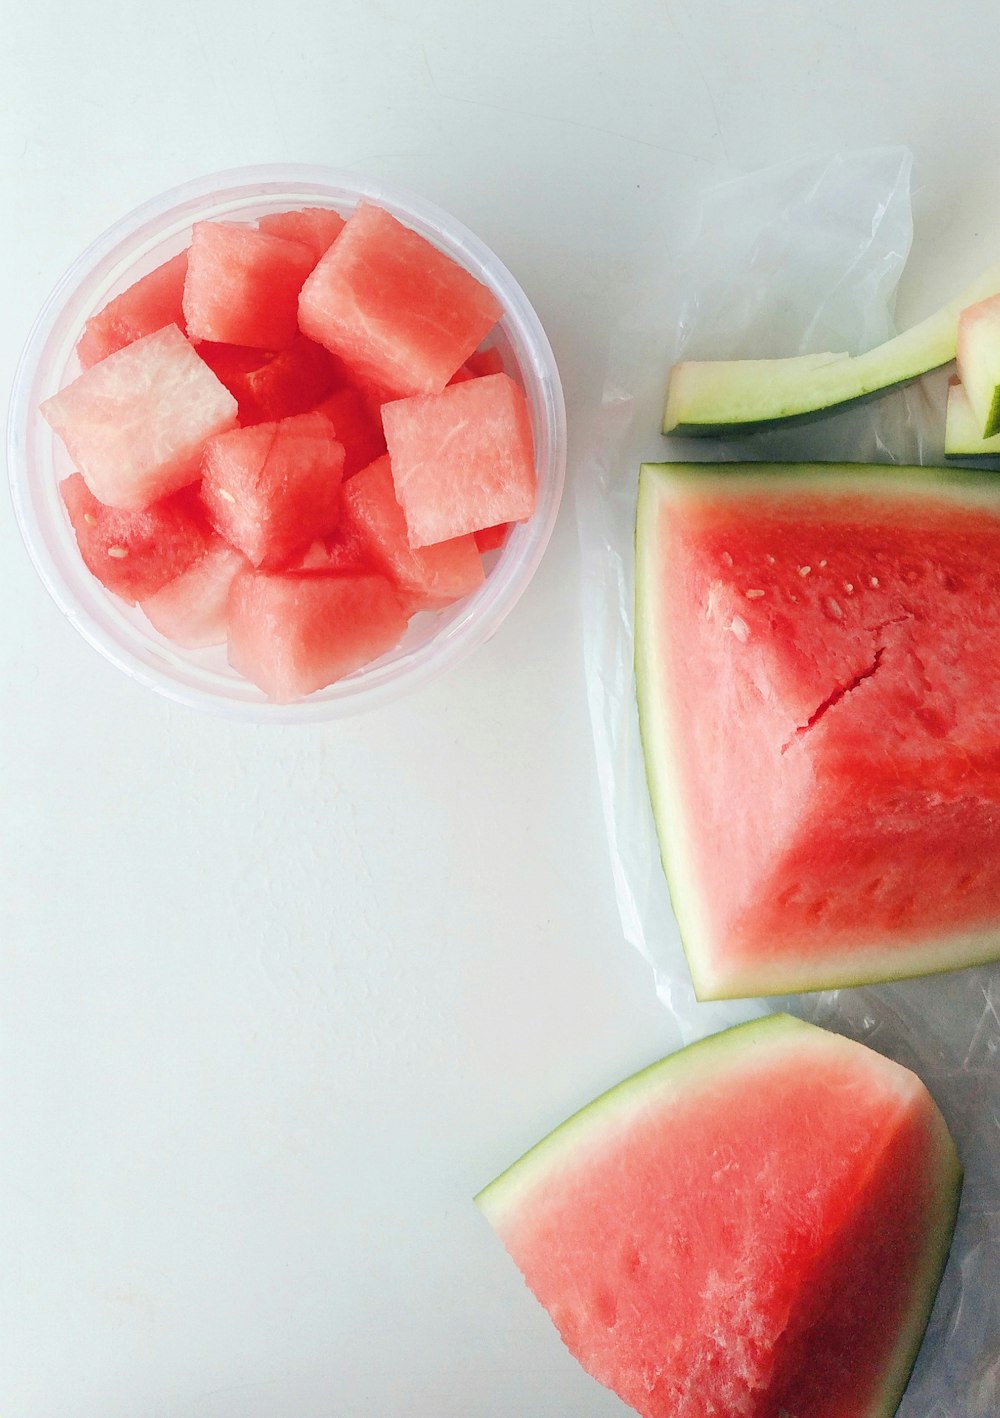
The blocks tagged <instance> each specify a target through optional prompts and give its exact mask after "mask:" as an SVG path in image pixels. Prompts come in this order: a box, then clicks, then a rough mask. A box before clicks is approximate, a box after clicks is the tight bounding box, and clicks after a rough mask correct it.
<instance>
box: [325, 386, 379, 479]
mask: <svg viewBox="0 0 1000 1418" xmlns="http://www.w3.org/2000/svg"><path fill="white" fill-rule="evenodd" d="M319 412H320V413H323V414H326V416H327V418H328V419H329V420H330V421H331V423H332V424H333V427H334V429H335V431H336V434H337V438H338V440H339V441H340V442H341V443H342V444H343V445H344V477H345V479H346V478H352V477H353V476H354V474H355V473H358V472H360V471H361V469H362V468H367V466H368V464H369V463H373V462H374V461H375V459H376V458H379V457H381V455H382V454H383V453H384V452H385V451H386V450H385V434H384V433H383V432H382V421H381V419H380V418H378V417H377V416H376V415H375V414H373V413H372V410H371V406H370V404H369V400H368V397H367V396H366V395H365V394H364V393H363V392H362V390H360V389H354V388H352V387H351V386H350V385H345V387H344V388H343V389H337V390H336V391H335V392H334V393H333V394H331V395H330V396H329V397H328V398H326V399H324V400H323V402H322V403H321V404H320V406H319Z"/></svg>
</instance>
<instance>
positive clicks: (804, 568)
mask: <svg viewBox="0 0 1000 1418" xmlns="http://www.w3.org/2000/svg"><path fill="white" fill-rule="evenodd" d="M811 570H812V567H811V566H800V567H799V575H800V576H808V575H809V573H810V571H811Z"/></svg>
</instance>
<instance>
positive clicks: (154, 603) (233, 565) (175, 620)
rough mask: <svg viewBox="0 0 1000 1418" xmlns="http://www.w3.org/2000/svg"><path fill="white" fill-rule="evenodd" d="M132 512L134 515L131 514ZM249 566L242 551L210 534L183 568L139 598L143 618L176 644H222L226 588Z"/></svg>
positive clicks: (226, 618)
mask: <svg viewBox="0 0 1000 1418" xmlns="http://www.w3.org/2000/svg"><path fill="white" fill-rule="evenodd" d="M133 515H135V514H133ZM248 569H249V562H248V561H247V559H246V557H245V556H244V555H243V553H242V552H239V551H236V550H235V548H234V547H231V546H230V545H229V543H228V542H224V541H223V540H222V538H221V537H218V536H210V537H209V540H208V544H207V549H206V551H205V552H204V554H203V555H202V556H200V557H199V558H198V560H197V561H195V562H193V563H192V564H191V565H190V566H189V567H188V568H187V570H186V571H182V572H181V574H180V575H179V576H176V577H175V578H174V579H173V580H172V581H168V582H167V584H166V585H165V586H164V587H162V588H161V589H160V590H159V591H154V592H153V594H152V595H150V596H145V597H143V598H142V600H141V601H140V605H141V607H142V609H143V611H144V612H145V613H146V617H147V619H148V620H149V621H150V623H151V624H152V625H153V626H154V628H155V629H156V630H158V631H159V632H160V634H161V635H165V636H166V637H167V639H168V640H172V641H173V642H174V643H175V644H176V645H183V646H185V647H186V648H187V649H190V650H199V649H202V648H204V647H205V646H207V645H224V644H225V643H226V633H227V627H228V623H229V615H228V605H229V589H230V587H231V586H232V584H233V581H234V580H235V578H236V577H237V576H238V575H239V573H240V572H241V571H246V570H248Z"/></svg>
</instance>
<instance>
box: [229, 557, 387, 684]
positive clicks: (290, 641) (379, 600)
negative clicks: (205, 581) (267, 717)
mask: <svg viewBox="0 0 1000 1418" xmlns="http://www.w3.org/2000/svg"><path fill="white" fill-rule="evenodd" d="M405 629H406V616H405V614H404V613H403V610H402V608H401V606H400V604H399V601H398V599H397V597H396V594H395V592H394V591H393V589H392V587H391V586H390V584H389V582H388V581H387V580H386V579H385V577H384V576H342V575H328V574H326V573H324V572H319V571H291V572H284V573H281V574H269V573H267V572H262V571H252V572H248V573H247V574H245V575H243V576H238V577H237V578H236V580H235V581H234V582H233V587H232V591H231V593H230V598H229V662H230V664H231V665H232V666H233V668H234V669H235V670H237V671H238V672H239V673H240V674H242V675H246V677H247V679H249V680H252V681H253V682H254V684H256V685H258V686H259V688H261V689H262V690H263V691H264V693H265V694H267V695H268V696H269V697H270V698H271V699H274V700H276V701H277V702H278V703H279V704H286V703H288V702H289V701H291V700H293V699H298V698H300V697H301V696H303V695H306V694H312V693H313V692H314V691H315V690H317V689H322V688H323V687H324V686H325V685H328V684H332V683H333V681H334V680H337V679H341V678H342V677H343V676H344V675H348V674H350V673H351V672H352V671H353V670H357V669H360V668H361V667H362V666H363V665H367V664H368V663H369V662H370V661H371V660H375V659H377V658H378V657H379V656H380V655H384V654H385V653H386V652H387V651H389V650H391V649H393V647H394V646H395V645H397V644H398V643H399V641H400V639H401V638H402V636H403V632H404V631H405Z"/></svg>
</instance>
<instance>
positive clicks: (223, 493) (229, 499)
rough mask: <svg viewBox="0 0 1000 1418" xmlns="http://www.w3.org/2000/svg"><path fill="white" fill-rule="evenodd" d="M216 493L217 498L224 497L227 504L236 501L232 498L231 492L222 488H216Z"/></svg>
mask: <svg viewBox="0 0 1000 1418" xmlns="http://www.w3.org/2000/svg"><path fill="white" fill-rule="evenodd" d="M216 491H217V492H218V494H219V496H220V497H224V498H225V499H226V501H227V502H235V501H236V498H235V497H234V496H233V494H232V493H231V492H227V491H226V489H225V488H224V487H220V488H217V489H216Z"/></svg>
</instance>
